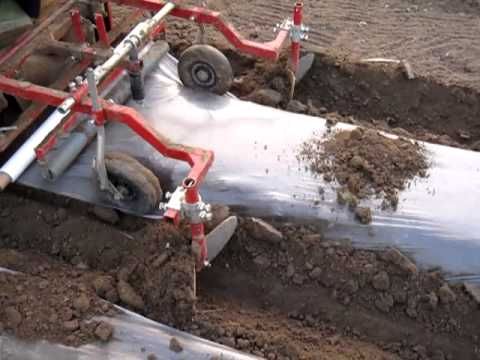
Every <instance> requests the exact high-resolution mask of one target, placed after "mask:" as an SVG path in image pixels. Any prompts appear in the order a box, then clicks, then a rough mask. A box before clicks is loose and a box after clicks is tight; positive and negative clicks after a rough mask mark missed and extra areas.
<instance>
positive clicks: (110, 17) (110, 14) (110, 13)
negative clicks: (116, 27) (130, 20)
mask: <svg viewBox="0 0 480 360" xmlns="http://www.w3.org/2000/svg"><path fill="white" fill-rule="evenodd" d="M105 11H106V12H107V21H108V28H109V29H110V31H112V30H113V11H112V4H111V3H110V1H107V2H106V3H105Z"/></svg>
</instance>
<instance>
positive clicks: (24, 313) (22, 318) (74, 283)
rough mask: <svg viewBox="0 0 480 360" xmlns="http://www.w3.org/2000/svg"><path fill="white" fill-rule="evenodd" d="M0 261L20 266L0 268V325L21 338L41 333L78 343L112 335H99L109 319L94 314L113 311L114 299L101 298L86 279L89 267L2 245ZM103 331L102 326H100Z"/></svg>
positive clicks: (5, 264) (106, 326)
mask: <svg viewBox="0 0 480 360" xmlns="http://www.w3.org/2000/svg"><path fill="white" fill-rule="evenodd" d="M0 263H1V264H2V267H6V268H9V269H15V270H17V271H22V273H20V274H11V273H6V272H2V273H0V294H1V295H0V304H1V309H2V314H1V315H0V323H1V324H2V325H1V327H2V328H4V329H7V330H11V331H13V333H14V334H15V335H16V336H17V337H19V338H21V339H31V338H38V337H42V338H45V339H47V340H49V341H53V342H60V343H64V344H67V345H72V346H78V345H81V344H83V343H88V342H92V341H94V340H98V339H102V340H103V341H106V340H108V339H109V337H110V336H111V331H110V335H108V334H106V336H103V335H102V336H101V338H99V336H98V335H96V334H97V333H98V334H102V331H101V329H102V328H105V329H106V330H108V325H106V324H105V323H99V322H98V321H93V320H92V317H93V316H95V315H112V314H114V313H115V311H114V309H113V308H112V305H111V304H110V303H108V302H105V301H101V299H100V298H98V297H97V296H96V294H95V291H94V290H93V289H92V288H91V287H90V286H87V284H88V283H89V282H90V281H92V280H93V279H95V277H96V274H95V273H93V272H87V271H79V270H76V269H73V268H71V267H68V266H65V265H64V264H63V263H61V262H58V261H55V260H52V259H50V258H48V257H46V256H44V255H40V254H35V253H30V252H26V253H20V252H17V251H15V250H7V249H1V250H0ZM103 331H105V330H103Z"/></svg>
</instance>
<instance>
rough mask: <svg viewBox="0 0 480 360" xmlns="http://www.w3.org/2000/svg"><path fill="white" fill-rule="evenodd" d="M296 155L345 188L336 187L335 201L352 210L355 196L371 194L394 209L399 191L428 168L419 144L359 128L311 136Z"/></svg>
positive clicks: (317, 172)
mask: <svg viewBox="0 0 480 360" xmlns="http://www.w3.org/2000/svg"><path fill="white" fill-rule="evenodd" d="M327 136H328V134H327ZM298 157H299V159H300V160H302V161H304V162H306V163H307V164H308V166H309V168H310V170H311V171H312V172H314V173H316V174H321V175H323V178H324V179H325V180H326V181H332V180H334V179H335V180H336V181H337V182H338V183H339V184H340V185H341V186H342V187H345V188H342V189H340V190H339V192H338V200H339V202H340V203H343V204H345V203H348V204H349V205H350V206H351V207H352V208H353V209H355V208H356V205H357V202H358V201H357V199H365V198H368V197H369V196H372V195H377V196H378V197H382V198H383V199H384V203H383V205H384V207H387V206H391V207H392V208H394V209H395V208H396V207H397V204H398V192H399V191H401V190H403V189H405V187H406V186H407V184H408V182H409V181H411V180H412V179H414V178H415V177H416V176H421V177H424V176H426V171H427V168H428V163H427V159H426V156H425V151H424V149H423V148H422V146H421V145H419V144H418V143H413V142H411V141H409V140H404V139H401V138H397V139H391V138H387V137H386V136H384V135H382V134H380V133H379V132H377V131H375V130H364V129H361V128H357V129H355V130H353V131H339V132H337V133H335V134H334V135H333V136H332V137H327V138H313V139H311V140H309V141H307V142H305V143H304V144H303V145H302V148H301V150H300V154H299V156H298Z"/></svg>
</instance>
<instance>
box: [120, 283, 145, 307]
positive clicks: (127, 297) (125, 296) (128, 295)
mask: <svg viewBox="0 0 480 360" xmlns="http://www.w3.org/2000/svg"><path fill="white" fill-rule="evenodd" d="M117 291H118V296H119V297H120V300H121V301H122V302H124V303H125V304H127V305H128V306H131V307H132V308H134V309H137V310H141V311H142V310H143V309H144V308H145V302H144V301H143V299H142V297H141V296H140V295H139V294H138V293H137V292H136V291H135V289H134V288H133V287H132V286H131V285H130V284H129V283H127V282H126V281H124V280H120V281H119V282H118V284H117Z"/></svg>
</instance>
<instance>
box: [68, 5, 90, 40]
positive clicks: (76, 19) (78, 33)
mask: <svg viewBox="0 0 480 360" xmlns="http://www.w3.org/2000/svg"><path fill="white" fill-rule="evenodd" d="M70 16H71V17H72V27H73V30H74V31H75V37H76V38H77V42H78V43H80V44H84V43H85V42H86V41H87V38H86V36H85V32H84V31H83V26H82V16H81V15H80V10H78V9H73V10H72V12H71V13H70Z"/></svg>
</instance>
